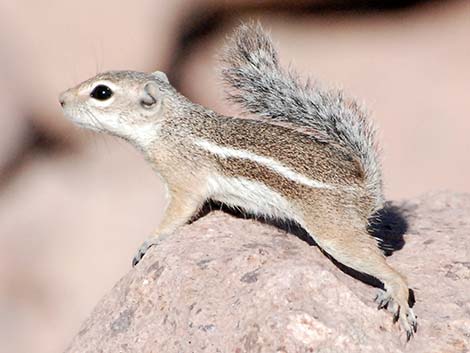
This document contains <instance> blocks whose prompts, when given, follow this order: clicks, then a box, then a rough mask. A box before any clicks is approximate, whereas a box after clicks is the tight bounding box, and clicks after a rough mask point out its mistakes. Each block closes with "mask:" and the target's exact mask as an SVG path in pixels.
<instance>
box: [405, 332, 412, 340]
mask: <svg viewBox="0 0 470 353" xmlns="http://www.w3.org/2000/svg"><path fill="white" fill-rule="evenodd" d="M411 337H413V331H412V330H410V331H406V342H409V341H410V339H411Z"/></svg>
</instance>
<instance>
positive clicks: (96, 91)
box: [90, 85, 113, 101]
mask: <svg viewBox="0 0 470 353" xmlns="http://www.w3.org/2000/svg"><path fill="white" fill-rule="evenodd" d="M112 95H113V91H112V90H111V88H109V87H108V86H105V85H98V86H96V87H95V88H93V91H91V93H90V97H92V98H95V99H98V100H100V101H105V100H106V99H109V98H111V96H112Z"/></svg>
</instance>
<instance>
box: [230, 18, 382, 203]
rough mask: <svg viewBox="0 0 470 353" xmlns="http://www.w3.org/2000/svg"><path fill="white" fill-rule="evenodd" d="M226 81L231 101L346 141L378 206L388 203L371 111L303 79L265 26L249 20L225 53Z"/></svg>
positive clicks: (316, 135)
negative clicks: (284, 64) (286, 63)
mask: <svg viewBox="0 0 470 353" xmlns="http://www.w3.org/2000/svg"><path fill="white" fill-rule="evenodd" d="M221 61H222V64H223V65H222V70H221V73H222V79H223V81H224V82H225V83H226V85H227V94H228V97H229V99H230V100H231V101H233V102H236V103H238V104H240V105H241V106H242V108H243V109H244V110H245V111H246V112H248V113H252V114H257V115H259V116H261V117H264V118H269V120H270V121H274V122H280V123H289V124H294V125H296V126H298V127H299V128H303V129H305V128H306V129H307V130H311V131H314V133H313V134H312V136H313V137H314V138H317V139H319V140H323V141H330V142H332V143H336V144H339V145H341V146H342V147H344V148H346V149H348V150H349V151H351V152H352V153H353V154H354V155H355V156H357V157H358V158H359V160H360V162H361V164H362V167H363V169H364V173H365V177H366V183H367V186H366V187H367V189H368V191H369V194H370V195H371V196H372V197H373V198H374V201H375V203H376V208H379V207H381V205H382V203H383V196H382V178H381V170H380V162H379V158H378V151H377V146H376V144H375V142H374V137H375V130H374V128H373V126H372V125H371V123H370V122H369V121H368V120H367V119H366V113H365V112H364V111H363V110H362V109H361V107H360V106H359V105H358V104H357V103H356V102H354V101H353V100H351V99H347V98H345V97H344V96H343V94H342V93H341V92H340V91H333V90H324V89H321V88H320V87H318V86H317V85H313V84H311V83H310V82H308V81H307V82H305V83H304V82H302V81H300V80H299V78H298V76H297V75H296V74H295V73H294V72H293V71H291V70H289V71H286V70H284V69H282V68H281V67H280V65H279V57H278V54H277V51H276V49H275V47H274V45H273V43H272V41H271V38H270V37H269V35H268V34H267V33H266V32H264V30H263V29H262V27H261V26H260V25H259V24H243V25H241V26H240V27H238V29H237V30H236V31H235V34H234V35H233V36H232V37H231V38H230V39H229V41H228V44H227V46H226V48H225V50H224V52H223V53H222V55H221Z"/></svg>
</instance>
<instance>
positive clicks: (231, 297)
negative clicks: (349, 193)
mask: <svg viewBox="0 0 470 353" xmlns="http://www.w3.org/2000/svg"><path fill="white" fill-rule="evenodd" d="M398 206H399V209H400V212H401V213H402V214H403V215H404V216H405V218H406V220H407V222H408V231H407V233H406V234H405V235H404V240H405V245H404V246H403V248H402V249H401V250H400V251H396V252H395V253H394V254H393V255H392V256H390V257H389V262H390V263H391V264H392V265H393V266H395V267H396V268H397V269H399V270H400V271H401V272H403V273H404V274H406V275H407V277H408V280H409V282H410V284H411V287H412V288H413V289H414V292H415V295H416V304H415V307H414V309H415V313H417V315H418V316H419V330H418V334H417V335H416V336H415V338H414V339H413V340H412V341H411V342H409V343H408V344H405V343H404V333H403V332H401V331H400V330H399V328H398V326H397V325H393V324H392V318H391V315H390V314H389V313H387V312H384V311H377V310H376V308H375V305H374V303H373V297H374V294H375V291H376V289H375V288H373V287H371V286H368V285H365V284H364V283H362V282H360V281H358V280H357V279H355V278H353V277H350V276H348V275H346V274H345V273H343V272H342V271H340V270H339V269H338V267H336V266H335V265H334V264H333V263H332V262H331V261H329V260H328V259H327V258H326V257H325V256H324V255H322V253H321V252H320V251H318V249H317V248H315V247H313V246H309V245H308V244H307V243H306V242H304V241H302V240H300V239H299V238H297V237H295V236H294V235H292V234H287V233H286V232H283V231H281V230H279V229H277V228H274V227H273V226H270V225H266V224H262V223H260V222H256V221H254V220H249V219H248V220H244V219H237V218H234V217H231V216H229V215H226V214H224V213H221V212H213V213H211V214H209V215H208V216H206V217H204V218H201V219H200V220H198V221H196V222H195V223H193V224H191V225H188V226H185V227H183V228H182V229H181V230H180V231H179V232H178V233H177V234H174V235H173V236H171V237H169V238H167V239H165V240H164V241H162V242H161V244H159V245H158V246H157V247H156V248H152V249H151V250H150V252H149V253H148V254H147V255H146V256H145V257H144V259H143V261H142V262H141V263H140V264H139V265H138V266H137V267H136V268H134V269H132V270H131V271H130V272H129V273H128V274H127V275H126V276H125V277H124V278H122V279H121V280H120V281H119V282H118V283H117V284H116V286H115V287H114V288H113V289H112V291H111V292H110V293H109V294H108V295H106V296H105V297H104V298H103V299H102V300H101V302H100V303H99V304H98V305H97V307H96V308H95V310H94V311H93V313H92V314H91V316H90V317H89V318H88V319H87V320H86V321H85V322H84V324H83V325H82V327H81V329H80V331H79V333H78V335H77V336H76V337H75V338H74V339H73V342H72V343H71V345H70V346H69V348H68V349H67V352H166V353H171V352H240V353H241V352H289V353H292V352H374V353H375V352H404V351H412V352H446V353H452V352H467V351H468V350H469V349H470V298H469V294H468V293H470V281H469V280H470V256H469V254H470V240H469V238H468V234H469V233H470V195H468V194H450V193H436V194H429V195H427V196H424V197H422V198H420V199H418V200H416V201H409V202H405V203H401V204H398ZM396 226H397V225H396V224H395V223H393V222H392V223H390V224H385V225H384V227H383V228H382V229H385V230H386V229H388V231H389V233H393V228H394V227H396ZM390 228H391V229H390Z"/></svg>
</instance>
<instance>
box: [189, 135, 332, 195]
mask: <svg viewBox="0 0 470 353" xmlns="http://www.w3.org/2000/svg"><path fill="white" fill-rule="evenodd" d="M194 143H195V144H196V145H197V146H199V147H201V148H203V149H204V150H206V151H208V152H211V153H213V154H215V155H217V156H219V157H221V158H230V157H233V158H240V159H247V160H250V161H253V162H255V163H258V164H261V165H263V166H265V167H267V168H269V169H271V170H273V171H275V172H276V173H278V174H280V175H282V176H283V177H285V178H287V179H290V180H292V181H295V182H297V183H299V184H303V185H306V186H310V187H313V188H320V189H333V188H334V186H332V185H329V184H325V183H322V182H321V181H318V180H313V179H310V178H307V177H306V176H304V175H302V174H300V173H297V172H296V171H294V170H292V169H290V168H289V167H286V166H284V165H282V164H281V163H279V162H277V161H275V160H274V159H272V158H268V157H263V156H259V155H257V154H255V153H252V152H249V151H244V150H237V149H234V148H231V147H224V146H218V145H216V144H214V143H212V142H209V141H206V140H196V141H195V142H194Z"/></svg>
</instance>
